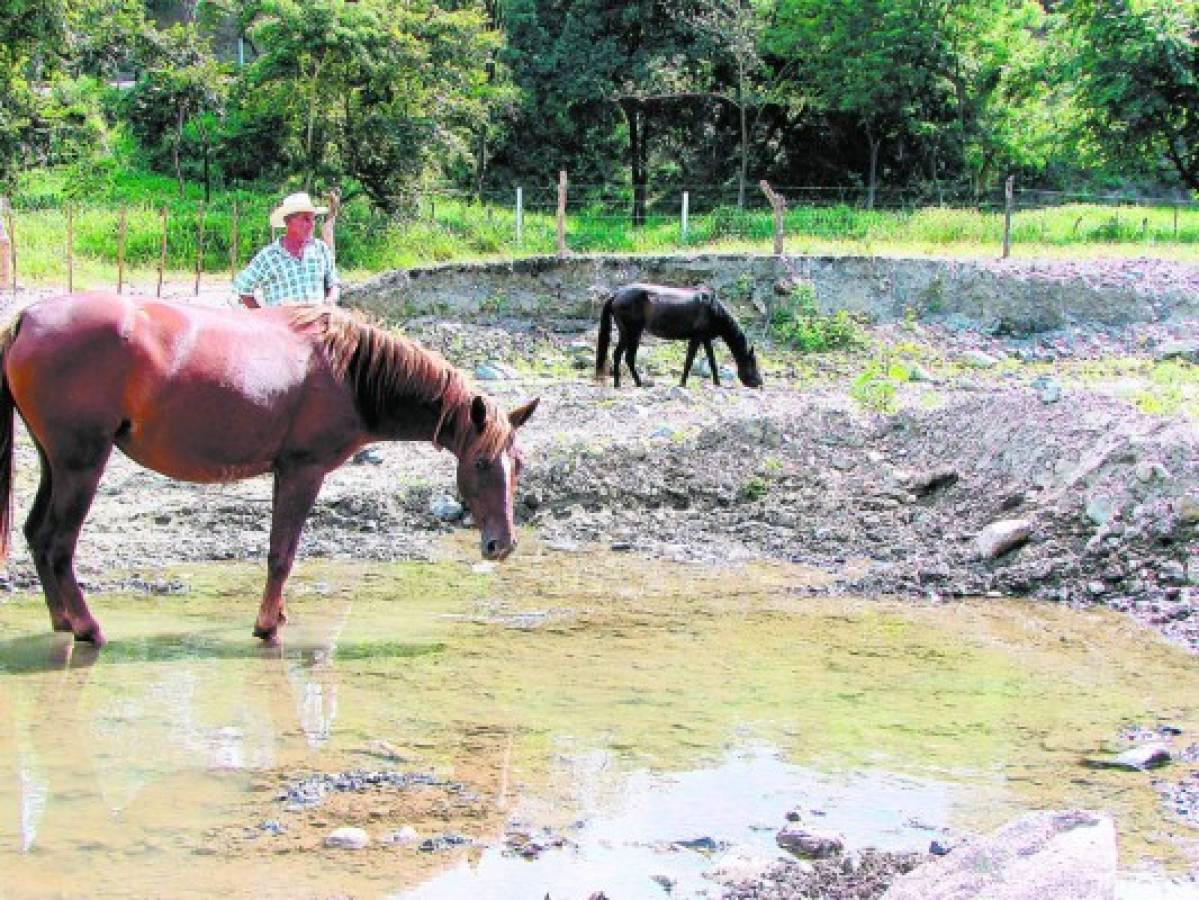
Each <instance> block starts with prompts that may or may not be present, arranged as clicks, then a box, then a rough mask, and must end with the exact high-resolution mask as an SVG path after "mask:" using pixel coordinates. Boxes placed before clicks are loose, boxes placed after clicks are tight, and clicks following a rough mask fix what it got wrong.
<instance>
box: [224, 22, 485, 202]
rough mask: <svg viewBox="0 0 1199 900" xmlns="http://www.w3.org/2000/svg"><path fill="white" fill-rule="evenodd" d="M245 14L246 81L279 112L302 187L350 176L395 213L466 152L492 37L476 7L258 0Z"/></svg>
mask: <svg viewBox="0 0 1199 900" xmlns="http://www.w3.org/2000/svg"><path fill="white" fill-rule="evenodd" d="M244 23H245V25H246V28H247V33H248V34H249V36H250V38H251V40H252V42H253V45H254V46H255V47H256V48H257V50H258V52H259V56H258V57H257V58H256V59H255V60H254V61H253V63H252V64H251V65H250V66H249V67H248V68H247V70H246V72H245V74H244V80H245V82H246V85H247V88H248V89H249V90H250V91H252V92H261V93H262V94H264V95H265V96H266V97H267V98H269V105H270V106H271V107H272V108H273V109H275V110H277V111H278V112H279V113H280V114H281V119H282V121H283V122H284V123H285V124H286V135H287V140H286V141H285V142H284V145H283V149H284V152H285V153H286V154H287V155H288V157H289V160H290V161H292V162H294V164H295V165H296V166H297V167H298V168H299V169H300V171H302V173H303V181H304V184H305V186H307V187H309V188H311V187H312V186H313V185H314V184H315V183H316V182H318V181H337V180H340V179H341V178H342V177H343V176H344V175H349V176H352V177H354V178H355V179H357V180H358V181H359V182H360V183H361V184H362V186H363V188H364V189H365V190H366V192H367V193H368V194H369V195H370V196H371V198H372V200H373V202H374V203H375V204H376V205H378V206H379V207H381V208H384V209H389V210H394V209H397V208H399V207H400V206H402V205H403V203H404V201H405V198H406V197H407V196H408V195H409V194H410V192H411V188H412V186H413V183H414V182H417V181H419V180H420V179H422V178H423V177H427V176H429V175H431V174H436V173H438V172H439V171H440V170H441V168H442V167H443V166H444V165H445V164H446V163H447V161H449V160H453V159H459V158H461V157H462V156H463V155H466V156H467V157H468V158H469V156H470V152H471V148H470V144H471V140H470V136H471V134H472V133H477V130H478V129H479V128H480V127H481V126H482V124H483V123H485V122H486V120H487V118H488V113H489V103H490V102H491V96H492V95H491V92H489V90H488V70H487V61H488V59H489V56H490V50H491V48H492V47H494V46H495V44H496V42H497V40H498V36H497V35H496V34H495V32H493V31H492V30H490V29H489V28H488V20H487V16H486V11H485V9H484V8H483V7H482V6H481V5H480V4H474V3H465V4H447V5H446V6H443V5H441V4H438V3H435V2H429V0H413V2H409V3H405V4H402V5H400V4H395V3H392V2H388V0H362V2H358V3H353V4H346V3H344V2H342V0H313V2H309V3H298V2H295V0H265V2H260V3H253V4H250V5H248V6H247V8H246V12H245V16H244Z"/></svg>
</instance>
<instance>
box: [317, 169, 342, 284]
mask: <svg viewBox="0 0 1199 900" xmlns="http://www.w3.org/2000/svg"><path fill="white" fill-rule="evenodd" d="M328 202H329V212H328V213H327V214H326V215H325V221H324V223H322V225H321V240H322V241H324V242H325V245H326V246H327V247H328V248H329V251H330V252H331V253H332V254H333V255H334V256H336V255H337V246H336V245H335V244H334V242H333V241H334V238H333V228H334V226H335V225H336V224H337V214H338V212H340V211H341V190H340V189H339V188H334V189H333V190H331V191H329V201H328ZM327 298H328V295H326V299H327ZM330 302H331V303H336V302H337V301H336V300H331V301H330Z"/></svg>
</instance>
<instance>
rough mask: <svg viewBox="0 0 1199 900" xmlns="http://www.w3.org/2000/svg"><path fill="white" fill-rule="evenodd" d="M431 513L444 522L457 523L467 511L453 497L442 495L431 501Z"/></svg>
mask: <svg viewBox="0 0 1199 900" xmlns="http://www.w3.org/2000/svg"><path fill="white" fill-rule="evenodd" d="M429 512H431V513H432V514H433V515H434V517H436V518H437V519H439V520H441V521H442V522H456V521H458V520H459V519H461V518H462V514H463V512H465V510H464V509H463V507H462V504H461V503H459V502H458V501H457V500H455V499H454V498H453V497H450V496H448V495H446V494H441V495H439V496H436V497H434V498H433V499H432V500H430V501H429Z"/></svg>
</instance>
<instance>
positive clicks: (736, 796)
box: [0, 539, 1199, 898]
mask: <svg viewBox="0 0 1199 900" xmlns="http://www.w3.org/2000/svg"><path fill="white" fill-rule="evenodd" d="M472 547H473V545H471V544H470V543H469V542H467V541H466V540H465V539H464V540H463V542H462V543H461V544H460V545H455V546H453V547H451V548H450V552H449V556H450V558H449V559H448V560H446V561H443V562H438V563H429V564H397V565H378V566H375V565H372V566H367V567H364V566H359V565H349V564H332V563H322V562H319V561H315V560H307V561H303V562H302V563H301V564H300V565H299V566H298V567H297V569H298V571H297V575H296V576H295V578H294V579H293V584H292V590H291V594H290V596H291V599H290V601H289V607H288V608H289V614H290V615H291V620H292V621H291V624H290V625H289V626H288V627H287V629H286V633H285V635H284V643H283V646H282V647H280V648H275V649H266V648H262V647H260V646H259V643H258V642H257V641H255V640H254V639H253V638H251V636H250V628H251V626H252V624H253V619H254V614H255V612H256V610H257V600H258V593H259V591H260V589H261V583H262V573H261V571H260V570H259V569H257V568H255V567H250V566H231V565H227V564H204V565H190V566H180V567H179V568H177V569H175V570H173V571H171V572H170V573H167V574H168V578H167V581H168V582H169V583H170V584H172V585H176V586H177V587H179V588H180V589H179V590H178V591H173V592H170V593H166V594H163V595H154V596H145V595H140V596H124V595H118V594H110V595H100V596H95V597H93V598H92V599H93V602H92V608H93V610H94V611H95V612H96V614H97V616H98V617H99V618H100V620H101V622H102V623H103V625H104V627H105V632H106V634H107V635H108V637H109V639H110V643H109V645H108V646H107V647H105V648H104V649H103V650H102V651H99V652H98V653H97V652H96V651H94V650H93V649H91V648H90V647H87V646H73V645H72V642H71V641H70V640H69V638H68V637H64V636H62V635H54V634H50V633H48V631H47V628H48V625H47V623H48V619H47V617H46V613H45V607H44V605H43V603H42V601H41V598H40V596H37V597H35V596H32V595H14V596H12V597H11V598H9V599H6V600H4V601H3V602H0V687H2V689H0V876H2V877H0V881H2V883H3V884H4V892H5V894H6V895H9V896H30V895H44V894H48V893H54V892H62V893H64V894H71V895H75V894H88V895H93V896H95V895H129V894H131V895H147V894H150V895H156V894H170V895H172V896H187V895H196V896H200V895H206V896H211V895H213V894H217V893H222V892H225V893H230V894H246V893H251V892H252V893H254V894H255V895H257V896H281V897H282V896H288V897H295V896H329V895H334V894H351V895H357V896H384V895H392V896H413V897H439V898H440V897H444V898H450V897H455V898H456V897H463V896H497V897H498V896H527V897H536V898H541V897H544V896H545V895H546V894H547V893H549V894H550V895H551V896H552V897H555V898H557V897H578V896H587V895H588V894H590V893H591V892H592V891H600V890H603V891H605V892H607V894H608V895H609V896H612V897H639V896H647V897H653V896H665V892H664V890H663V888H662V887H660V886H659V885H660V882H659V881H655V880H654V879H655V878H658V879H669V880H671V881H672V882H673V883H674V891H673V894H674V896H694V895H696V894H698V893H700V892H702V891H705V890H706V891H709V892H710V895H711V896H717V895H718V890H717V889H716V888H715V886H714V885H713V883H712V882H710V881H708V880H707V879H705V878H704V872H705V871H707V870H708V869H710V868H711V867H712V865H713V863H714V860H715V859H716V858H717V857H719V855H720V851H721V849H722V848H724V847H725V846H738V847H750V848H756V849H758V850H760V851H762V852H766V853H775V852H777V848H776V847H775V846H774V834H775V832H777V830H778V829H779V828H780V827H782V826H783V825H784V824H785V816H786V814H787V813H788V812H790V811H793V810H794V811H796V812H798V814H799V815H800V816H801V819H802V821H803V822H805V823H806V824H808V825H811V826H813V827H818V828H820V829H822V830H833V831H838V832H841V833H842V834H843V835H844V836H845V837H846V840H847V844H848V845H849V846H850V847H851V848H856V847H863V846H867V845H869V846H873V847H876V848H879V849H902V850H924V849H926V848H927V847H928V844H929V841H930V840H931V839H933V838H938V837H942V836H944V835H945V834H947V833H949V834H954V833H959V832H962V831H974V830H983V829H989V828H991V827H994V826H997V825H999V824H1002V823H1003V822H1005V821H1007V820H1008V819H1010V818H1012V817H1013V816H1015V815H1017V814H1019V813H1021V812H1024V811H1026V810H1030V809H1041V808H1060V807H1069V806H1082V807H1088V808H1100V809H1107V810H1110V811H1111V812H1112V813H1113V814H1114V816H1115V818H1116V822H1117V827H1118V830H1119V834H1120V847H1121V865H1122V869H1123V870H1125V871H1126V872H1127V873H1130V875H1129V877H1130V878H1131V877H1133V876H1137V877H1140V878H1141V882H1140V883H1142V884H1146V883H1148V884H1152V883H1154V881H1153V880H1154V879H1158V878H1163V879H1164V878H1168V877H1169V875H1170V873H1171V872H1177V871H1179V870H1182V869H1185V868H1187V867H1191V866H1194V865H1195V863H1196V839H1197V838H1199V835H1196V833H1195V832H1194V831H1193V830H1191V829H1189V828H1188V827H1187V826H1186V825H1185V823H1184V822H1182V821H1181V820H1176V819H1172V818H1171V817H1170V814H1169V813H1168V812H1166V811H1165V809H1164V807H1163V805H1162V803H1161V799H1160V797H1159V795H1158V793H1157V792H1156V790H1155V789H1154V788H1153V786H1152V784H1151V781H1152V776H1151V775H1147V774H1142V773H1127V772H1117V771H1108V770H1094V769H1088V768H1084V767H1083V766H1082V765H1081V764H1080V761H1081V759H1082V758H1083V757H1084V756H1094V755H1097V754H1103V753H1106V752H1110V751H1113V750H1116V749H1121V748H1122V745H1120V744H1119V742H1118V740H1117V737H1118V735H1119V733H1120V731H1121V729H1122V728H1125V727H1127V726H1130V725H1140V726H1154V725H1156V724H1158V723H1163V722H1164V723H1169V724H1171V725H1175V726H1177V727H1179V728H1182V729H1183V730H1184V732H1185V733H1186V734H1194V733H1195V731H1196V728H1197V727H1199V673H1197V672H1196V669H1195V666H1194V660H1193V659H1192V658H1190V657H1188V656H1186V655H1185V654H1183V653H1182V652H1181V651H1178V650H1176V649H1175V648H1173V647H1171V646H1169V645H1167V644H1165V643H1163V642H1162V641H1160V640H1159V639H1158V638H1157V637H1155V636H1154V635H1153V634H1151V633H1149V632H1146V631H1143V630H1141V629H1139V628H1138V627H1137V626H1135V625H1134V624H1133V623H1131V622H1130V621H1128V620H1126V619H1124V618H1121V617H1118V616H1116V615H1113V614H1111V613H1107V612H1103V611H1094V612H1078V611H1071V610H1068V609H1065V608H1060V607H1056V606H1052V605H1047V604H1035V605H1034V604H1032V603H1027V602H1017V601H1000V600H976V601H970V602H938V603H932V602H929V603H918V602H916V603H914V602H902V603H901V602H897V601H890V600H886V599H869V600H868V599H858V598H836V599H827V598H822V599H813V598H811V597H808V596H805V595H804V588H805V587H806V586H808V585H810V584H811V583H812V582H813V581H814V580H816V579H819V578H820V577H821V576H819V575H817V574H815V573H812V572H809V571H806V570H804V569H801V568H798V567H786V566H766V565H758V566H748V567H740V568H736V569H731V570H727V571H718V570H713V569H712V568H706V567H698V566H688V565H682V564H667V563H662V562H649V561H644V560H639V559H636V558H633V557H629V556H625V555H621V554H617V553H611V552H603V553H599V552H597V553H558V552H554V551H551V550H549V549H547V548H544V547H531V548H529V549H528V550H527V551H526V549H525V548H523V547H522V551H521V553H520V554H518V556H517V557H514V558H513V559H512V560H510V561H509V562H507V563H505V564H503V565H501V566H498V567H496V566H491V565H490V564H483V565H472V564H471V562H470V561H469V560H470V553H471V552H472ZM342 826H357V827H360V828H363V829H365V831H366V832H367V833H368V834H369V836H370V837H371V839H372V842H371V845H370V846H369V847H367V848H366V849H362V850H356V851H354V850H345V849H332V848H326V847H325V845H324V841H325V838H326V837H327V836H328V835H329V834H330V833H332V832H333V831H334V830H335V829H337V828H339V827H342ZM521 851H524V853H522V852H521ZM1146 872H1148V873H1151V874H1149V875H1145V874H1143V873H1146ZM1137 873H1142V874H1141V875H1139V876H1138V875H1137ZM1146 879H1148V880H1147V881H1146ZM1129 883H1130V884H1131V881H1130V882H1129ZM1161 884H1162V885H1165V884H1166V882H1164V881H1162V882H1161Z"/></svg>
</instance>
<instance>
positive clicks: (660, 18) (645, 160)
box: [505, 0, 710, 225]
mask: <svg viewBox="0 0 1199 900" xmlns="http://www.w3.org/2000/svg"><path fill="white" fill-rule="evenodd" d="M700 5H701V3H699V2H696V0H638V2H632V3H621V4H613V3H606V2H600V0H513V2H511V3H510V4H508V5H507V6H506V8H505V22H506V23H507V25H508V37H509V45H510V56H509V59H510V65H511V68H512V70H513V73H514V78H515V79H516V81H517V83H518V85H520V86H521V87H522V88H523V89H524V90H525V91H526V98H527V106H526V108H525V110H524V116H523V117H522V118H523V121H524V122H525V123H527V125H528V127H529V128H531V129H532V130H533V131H534V132H536V131H538V130H540V128H541V123H543V122H548V123H551V129H552V130H553V131H554V132H556V133H562V132H570V131H573V132H575V134H576V135H577V134H579V133H585V132H590V133H596V132H599V134H598V138H599V140H600V142H601V146H603V147H604V148H605V149H607V148H611V147H612V146H613V142H612V137H613V136H614V135H615V134H616V132H615V131H614V130H613V129H615V128H617V127H620V126H623V127H622V128H620V133H619V137H620V138H621V142H622V143H623V145H624V150H623V156H624V166H625V168H626V170H627V172H628V180H629V183H630V185H631V187H632V192H633V221H634V224H638V225H639V224H641V223H643V222H644V219H645V209H646V195H647V193H648V184H649V174H650V167H651V162H652V151H653V148H654V146H655V142H656V141H657V140H658V139H659V136H660V135H661V134H663V133H664V132H665V131H666V130H668V129H669V128H671V127H672V125H673V124H674V122H675V120H676V119H677V116H678V110H679V109H680V108H681V107H683V106H686V105H689V104H693V103H694V101H695V99H696V97H697V96H698V95H700V94H705V95H706V94H710V91H709V90H708V87H707V85H708V84H709V81H708V79H707V77H706V75H707V70H708V67H709V61H708V60H707V59H706V58H705V57H704V55H703V54H702V53H699V54H697V53H695V52H693V45H694V44H695V43H696V41H697V39H700V40H703V38H704V36H703V35H702V33H700V32H699V31H698V30H697V26H696V16H695V13H696V10H697V8H698V7H699V6H700ZM702 5H703V6H705V7H706V6H708V5H710V4H708V3H706V2H705V3H702ZM613 112H616V113H618V114H619V118H618V119H614V117H613V115H612V113H613ZM514 133H515V134H518V135H520V137H519V140H521V142H522V143H527V142H529V135H528V134H527V133H524V132H523V130H522V129H519V128H518V129H514ZM564 137H566V136H565V135H564ZM558 146H559V148H561V150H560V152H561V151H565V150H566V149H567V148H570V147H572V142H571V141H570V140H569V138H567V139H565V140H563V141H561V142H560V143H558ZM561 155H562V156H563V157H564V158H563V159H562V163H563V164H566V163H570V165H571V166H573V167H574V168H575V175H576V177H577V176H578V174H579V172H578V168H579V167H578V162H579V160H580V159H581V158H587V157H590V166H587V167H586V168H589V169H590V170H592V171H597V172H605V171H611V168H612V167H611V161H610V159H599V158H597V157H596V155H595V153H587V152H586V150H584V151H583V152H582V153H580V154H578V155H572V154H569V153H565V152H562V153H561ZM585 177H586V176H585Z"/></svg>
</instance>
